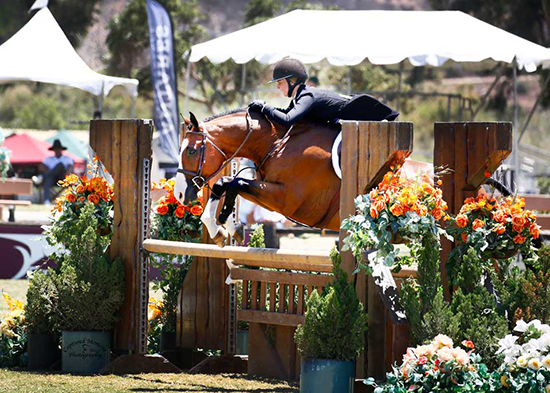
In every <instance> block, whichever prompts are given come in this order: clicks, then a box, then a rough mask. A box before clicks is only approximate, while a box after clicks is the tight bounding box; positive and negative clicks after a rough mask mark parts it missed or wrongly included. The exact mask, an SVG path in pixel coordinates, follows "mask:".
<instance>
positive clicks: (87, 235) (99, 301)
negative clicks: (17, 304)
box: [48, 203, 124, 331]
mask: <svg viewBox="0 0 550 393" xmlns="http://www.w3.org/2000/svg"><path fill="white" fill-rule="evenodd" d="M73 225H74V232H72V233H67V234H66V236H64V237H63V242H62V243H61V244H62V245H63V247H64V248H65V250H66V252H65V253H64V254H63V255H61V256H60V257H59V261H60V262H61V263H60V265H61V266H60V268H59V270H58V271H57V272H55V273H54V272H53V271H49V273H48V274H51V275H52V280H53V281H54V283H55V287H56V288H57V295H58V298H57V302H56V303H55V305H54V307H55V324H56V327H57V328H58V329H59V330H73V331H77V330H85V331H89V330H109V329H112V328H113V327H114V324H115V322H116V320H117V316H116V314H117V312H118V310H119V309H120V307H121V306H122V304H123V302H124V266H123V264H122V261H121V260H120V259H118V258H117V259H116V260H115V261H112V262H111V261H110V260H109V258H108V254H107V251H106V241H105V237H103V236H100V235H99V234H98V231H97V228H98V220H97V218H96V217H95V206H94V205H93V204H91V203H87V204H86V205H85V206H84V207H83V208H82V210H81V213H80V215H79V217H78V219H77V220H76V222H74V224H73ZM107 244H108V242H107Z"/></svg>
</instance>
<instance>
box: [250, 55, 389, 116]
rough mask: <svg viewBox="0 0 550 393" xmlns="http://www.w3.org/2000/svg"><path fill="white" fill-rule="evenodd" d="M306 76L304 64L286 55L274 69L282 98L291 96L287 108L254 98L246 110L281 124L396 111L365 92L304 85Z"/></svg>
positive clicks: (381, 114) (383, 114)
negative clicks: (356, 92) (342, 91)
mask: <svg viewBox="0 0 550 393" xmlns="http://www.w3.org/2000/svg"><path fill="white" fill-rule="evenodd" d="M307 79H308V74H307V69H306V66H305V65H304V63H302V62H301V61H300V60H297V59H291V58H288V57H285V58H284V59H282V60H280V61H279V62H278V63H277V64H276V65H275V68H274V69H273V79H272V80H271V81H270V82H269V83H275V82H276V83H277V89H279V90H280V91H281V93H282V94H283V95H284V96H285V97H290V98H292V101H291V102H290V105H289V106H288V108H286V109H279V108H274V107H272V106H270V105H268V104H266V103H265V101H259V100H255V101H253V102H251V103H250V104H249V105H248V108H249V110H251V111H252V110H253V111H260V112H261V113H263V114H264V115H265V116H266V117H267V118H268V119H269V120H271V121H274V122H276V123H278V124H281V125H283V126H286V127H288V126H291V125H292V124H294V123H296V122H297V121H298V120H300V119H302V118H303V119H308V120H313V121H317V122H323V123H325V122H328V123H331V124H334V123H336V122H338V120H373V121H381V120H389V121H391V120H395V118H396V117H397V116H399V112H396V111H394V110H393V109H391V108H390V107H389V106H387V105H385V104H383V103H381V102H380V101H378V100H377V99H376V98H374V97H371V96H369V95H367V94H360V95H354V96H352V97H350V96H344V95H341V94H338V93H335V92H332V91H329V90H322V89H318V88H316V87H312V86H308V85H306V81H307Z"/></svg>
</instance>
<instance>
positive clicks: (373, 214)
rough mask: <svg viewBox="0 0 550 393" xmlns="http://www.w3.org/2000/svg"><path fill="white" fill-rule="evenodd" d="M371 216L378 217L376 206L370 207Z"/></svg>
mask: <svg viewBox="0 0 550 393" xmlns="http://www.w3.org/2000/svg"><path fill="white" fill-rule="evenodd" d="M370 216H371V217H372V218H378V210H376V209H375V208H374V206H371V207H370Z"/></svg>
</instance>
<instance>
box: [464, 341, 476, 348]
mask: <svg viewBox="0 0 550 393" xmlns="http://www.w3.org/2000/svg"><path fill="white" fill-rule="evenodd" d="M462 345H464V346H465V347H466V348H470V349H474V348H475V346H474V343H473V342H471V341H470V340H464V341H462Z"/></svg>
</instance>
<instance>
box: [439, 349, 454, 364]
mask: <svg viewBox="0 0 550 393" xmlns="http://www.w3.org/2000/svg"><path fill="white" fill-rule="evenodd" d="M437 356H438V357H439V359H441V361H442V362H449V361H451V360H453V359H454V356H453V351H451V348H449V347H443V348H441V349H439V350H438V351H437Z"/></svg>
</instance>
